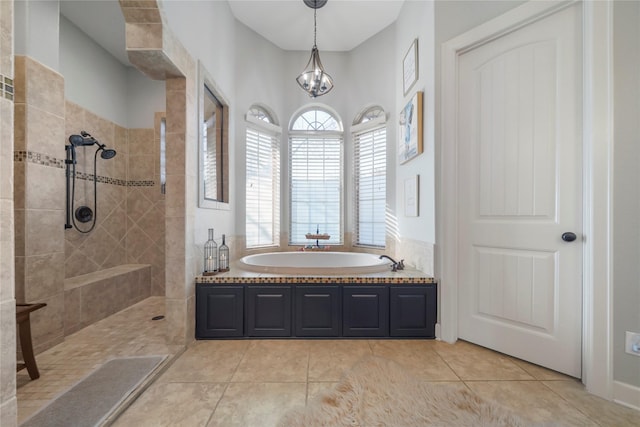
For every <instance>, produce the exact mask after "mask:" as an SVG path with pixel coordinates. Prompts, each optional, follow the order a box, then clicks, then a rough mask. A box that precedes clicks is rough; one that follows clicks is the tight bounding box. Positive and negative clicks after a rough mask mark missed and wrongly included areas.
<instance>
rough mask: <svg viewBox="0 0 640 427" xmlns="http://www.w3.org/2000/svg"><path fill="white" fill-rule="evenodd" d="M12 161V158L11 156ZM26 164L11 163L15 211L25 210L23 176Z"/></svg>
mask: <svg viewBox="0 0 640 427" xmlns="http://www.w3.org/2000/svg"><path fill="white" fill-rule="evenodd" d="M11 159H12V160H13V156H11ZM26 165H27V163H26V162H14V163H13V203H14V205H13V206H14V208H15V209H24V208H25V188H26V187H25V176H26V169H27V166H26Z"/></svg>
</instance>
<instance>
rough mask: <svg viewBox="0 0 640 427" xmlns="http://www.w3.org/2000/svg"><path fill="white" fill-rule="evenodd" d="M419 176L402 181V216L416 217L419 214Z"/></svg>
mask: <svg viewBox="0 0 640 427" xmlns="http://www.w3.org/2000/svg"><path fill="white" fill-rule="evenodd" d="M419 186H420V175H416V176H412V177H411V178H407V179H405V180H404V215H405V216H418V215H419V213H420V206H419V205H420V196H419V194H420V191H419V190H420V188H419Z"/></svg>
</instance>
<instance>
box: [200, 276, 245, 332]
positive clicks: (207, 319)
mask: <svg viewBox="0 0 640 427" xmlns="http://www.w3.org/2000/svg"><path fill="white" fill-rule="evenodd" d="M241 336H244V289H243V288H242V287H241V286H240V287H238V286H222V285H198V286H196V338H221V337H241Z"/></svg>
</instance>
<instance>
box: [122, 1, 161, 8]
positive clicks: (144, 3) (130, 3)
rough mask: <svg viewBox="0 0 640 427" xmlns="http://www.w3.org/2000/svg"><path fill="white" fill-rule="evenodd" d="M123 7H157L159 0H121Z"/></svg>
mask: <svg viewBox="0 0 640 427" xmlns="http://www.w3.org/2000/svg"><path fill="white" fill-rule="evenodd" d="M120 6H121V7H123V8H124V7H144V8H157V7H158V2H157V0H120Z"/></svg>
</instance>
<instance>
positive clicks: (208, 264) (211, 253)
mask: <svg viewBox="0 0 640 427" xmlns="http://www.w3.org/2000/svg"><path fill="white" fill-rule="evenodd" d="M217 272H218V244H217V243H216V241H215V240H214V239H213V228H210V229H209V240H207V242H206V243H205V244H204V272H203V273H202V274H203V275H204V276H212V275H214V274H216V273H217Z"/></svg>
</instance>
